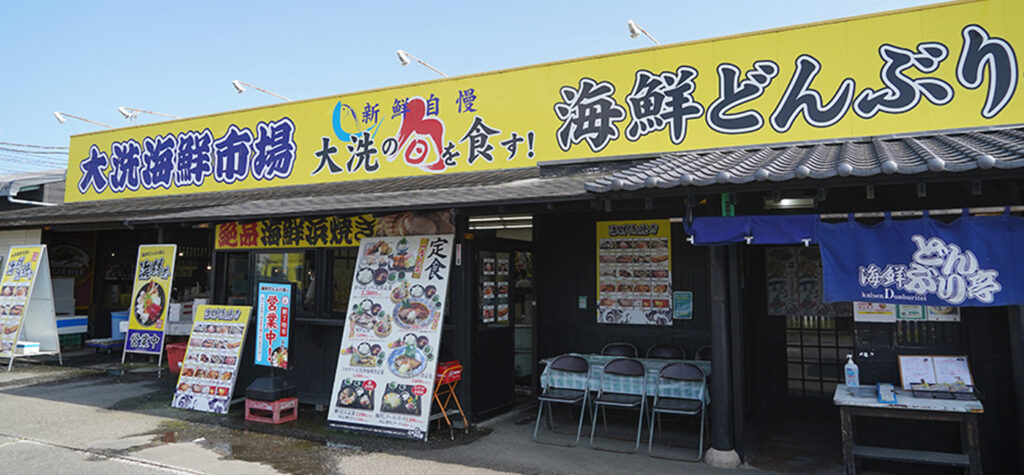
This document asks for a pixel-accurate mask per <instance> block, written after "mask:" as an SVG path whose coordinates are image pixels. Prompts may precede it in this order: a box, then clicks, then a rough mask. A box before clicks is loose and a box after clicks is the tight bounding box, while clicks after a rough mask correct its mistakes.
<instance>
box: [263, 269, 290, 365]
mask: <svg viewBox="0 0 1024 475" xmlns="http://www.w3.org/2000/svg"><path fill="white" fill-rule="evenodd" d="M294 286H295V284H292V283H280V282H260V283H258V284H257V291H256V301H257V302H258V303H257V310H256V322H257V323H256V351H255V353H256V364H258V365H261V366H270V367H272V368H288V334H289V330H290V329H291V313H292V297H293V296H294V295H295V291H294Z"/></svg>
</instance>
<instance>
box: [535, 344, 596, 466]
mask: <svg viewBox="0 0 1024 475" xmlns="http://www.w3.org/2000/svg"><path fill="white" fill-rule="evenodd" d="M559 372H561V373H567V374H568V375H570V376H572V375H577V376H583V378H584V384H583V389H579V388H575V387H570V386H571V385H566V384H560V383H558V375H557V374H556V373H559ZM548 375H549V377H548V378H547V380H548V381H547V383H545V384H544V388H543V390H542V391H541V394H540V396H538V397H537V401H538V403H539V404H538V405H539V407H538V408H537V423H536V424H535V425H534V426H533V440H534V441H535V442H538V443H541V444H548V445H561V446H563V447H575V446H576V445H578V444H579V443H580V434H582V433H583V416H584V415H585V414H586V411H587V397H588V395H589V393H590V391H589V388H590V365H589V364H588V363H587V360H586V359H585V358H583V357H580V356H575V355H564V356H559V357H558V358H556V359H555V360H554V361H552V362H551V364H550V365H549V366H548ZM544 403H547V405H548V425H550V426H551V432H556V433H557V431H555V423H554V419H553V418H552V417H551V411H552V407H551V404H553V403H555V404H570V405H572V404H579V405H580V421H579V424H578V425H577V427H576V441H575V442H573V443H571V444H559V443H555V442H545V441H543V440H540V438H538V437H537V432H538V431H539V430H540V421H541V418H542V416H541V415H542V414H543V413H544Z"/></svg>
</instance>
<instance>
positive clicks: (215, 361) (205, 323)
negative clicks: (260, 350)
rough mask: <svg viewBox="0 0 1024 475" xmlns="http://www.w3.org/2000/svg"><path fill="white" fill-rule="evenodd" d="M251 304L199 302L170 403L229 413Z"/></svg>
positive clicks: (193, 408)
mask: <svg viewBox="0 0 1024 475" xmlns="http://www.w3.org/2000/svg"><path fill="white" fill-rule="evenodd" d="M251 311H252V307H232V306H223V305H200V306H199V308H198V309H197V310H196V313H195V317H194V318H193V322H192V333H191V334H190V335H189V338H188V348H187V349H186V350H185V360H184V361H182V364H181V371H180V372H179V373H178V386H177V389H176V390H175V392H174V399H173V400H172V401H171V407H176V408H179V409H192V410H195V411H203V412H216V413H218V414H227V413H228V406H229V403H230V402H231V395H232V394H233V392H234V387H235V380H236V379H238V366H239V359H240V358H241V356H242V346H243V344H244V343H245V331H246V328H247V327H248V325H249V313H250V312H251Z"/></svg>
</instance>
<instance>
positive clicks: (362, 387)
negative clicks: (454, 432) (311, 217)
mask: <svg viewBox="0 0 1024 475" xmlns="http://www.w3.org/2000/svg"><path fill="white" fill-rule="evenodd" d="M454 240H455V236H454V235H451V234H444V235H425V236H405V237H382V238H373V239H370V238H367V239H364V240H363V242H362V243H361V244H360V246H359V257H358V260H357V261H356V271H355V278H354V279H353V281H352V293H351V294H350V297H349V303H348V307H347V309H348V315H347V318H346V322H345V333H344V334H343V336H342V340H341V354H340V355H339V356H338V367H337V370H336V371H335V376H334V389H333V391H332V392H331V406H330V410H329V412H328V415H327V423H328V425H329V426H330V427H332V428H335V429H344V430H353V431H358V432H366V433H370V434H377V435H385V436H390V437H399V438H406V439H416V440H426V439H427V424H428V423H429V420H430V401H431V397H432V394H433V389H434V378H435V373H436V370H437V350H438V347H439V346H440V343H441V320H442V318H443V316H444V306H445V295H446V292H447V290H448V275H449V270H450V264H451V255H452V242H453V241H454Z"/></svg>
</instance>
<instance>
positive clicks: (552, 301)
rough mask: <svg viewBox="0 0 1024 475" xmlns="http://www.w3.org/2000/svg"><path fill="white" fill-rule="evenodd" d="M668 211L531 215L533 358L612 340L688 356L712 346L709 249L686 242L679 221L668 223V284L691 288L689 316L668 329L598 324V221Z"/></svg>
mask: <svg viewBox="0 0 1024 475" xmlns="http://www.w3.org/2000/svg"><path fill="white" fill-rule="evenodd" d="M676 216H677V215H676ZM669 217H670V215H669V214H666V212H665V211H662V212H661V214H658V213H652V212H628V213H603V212H593V213H576V214H547V215H538V216H536V217H535V219H534V227H535V229H534V237H535V244H536V245H537V259H536V272H537V276H536V278H537V283H538V285H537V287H538V289H539V290H538V302H537V312H538V325H539V327H538V341H537V345H538V346H537V354H538V357H539V358H546V357H550V356H554V355H559V354H562V353H569V352H576V353H597V352H599V351H600V350H601V347H602V346H604V345H605V344H606V343H611V342H618V341H624V342H628V343H632V344H634V345H636V346H637V348H639V349H640V352H641V353H644V352H646V351H647V348H649V347H651V346H653V345H655V344H660V343H668V344H675V345H680V346H682V347H683V348H684V349H685V350H686V354H687V356H688V357H691V358H692V357H694V355H695V354H696V352H697V349H698V348H700V347H702V346H706V345H710V344H711V340H710V338H711V334H710V326H709V320H708V313H709V310H708V308H709V307H708V301H707V299H706V298H705V296H706V295H708V289H707V277H706V276H707V275H708V274H707V272H708V269H707V265H708V251H707V248H698V247H694V246H692V245H690V244H689V243H687V242H686V241H685V239H686V236H687V234H686V233H685V232H684V230H683V227H682V225H681V224H673V225H672V244H671V245H672V289H673V290H688V291H692V292H693V296H694V298H693V319H692V320H675V321H674V322H673V323H672V326H671V327H658V326H647V325H611V324H603V323H597V301H596V297H597V268H596V263H595V261H596V259H597V257H596V256H597V240H596V235H597V230H596V227H597V224H596V223H597V221H613V220H629V219H646V218H669ZM580 296H586V297H587V308H586V309H580V308H577V303H578V299H579V297H580Z"/></svg>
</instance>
